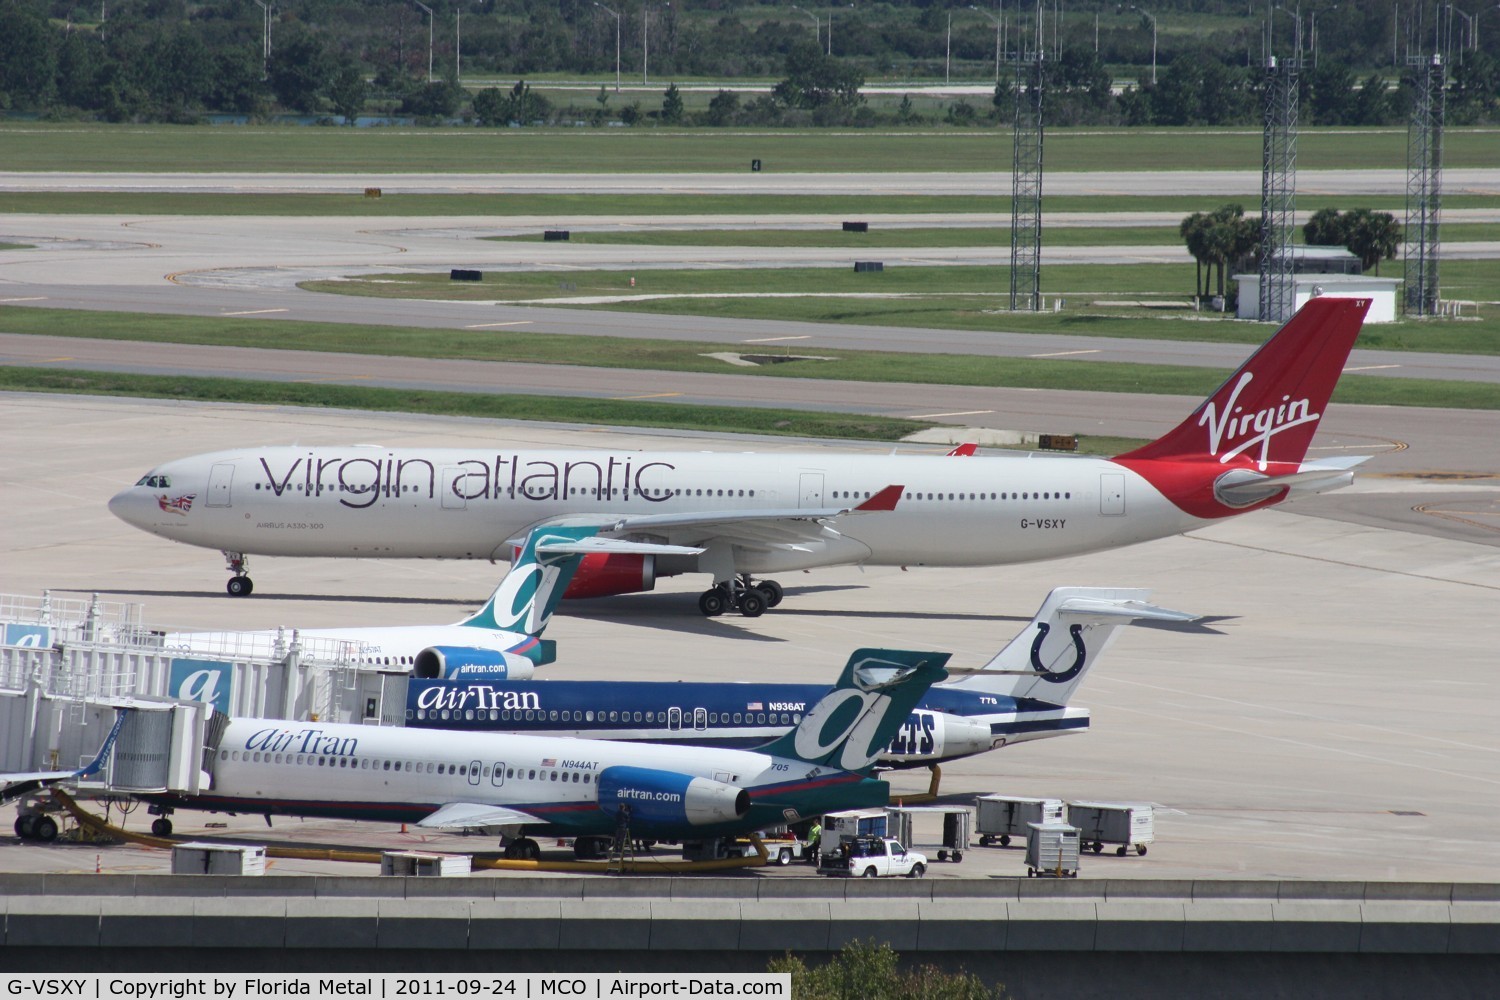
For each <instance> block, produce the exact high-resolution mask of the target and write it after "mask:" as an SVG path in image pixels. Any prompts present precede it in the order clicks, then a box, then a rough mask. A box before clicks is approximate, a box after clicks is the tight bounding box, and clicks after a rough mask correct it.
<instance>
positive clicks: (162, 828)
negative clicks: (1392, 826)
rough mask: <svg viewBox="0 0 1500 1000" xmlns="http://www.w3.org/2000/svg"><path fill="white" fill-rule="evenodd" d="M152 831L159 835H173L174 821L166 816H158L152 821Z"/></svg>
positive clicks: (154, 834) (153, 833)
mask: <svg viewBox="0 0 1500 1000" xmlns="http://www.w3.org/2000/svg"><path fill="white" fill-rule="evenodd" d="M151 833H152V835H153V836H157V837H170V836H172V821H171V820H169V819H167V817H165V816H158V817H157V818H156V819H154V820H152V821H151Z"/></svg>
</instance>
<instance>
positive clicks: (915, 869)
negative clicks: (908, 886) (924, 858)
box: [906, 865, 927, 878]
mask: <svg viewBox="0 0 1500 1000" xmlns="http://www.w3.org/2000/svg"><path fill="white" fill-rule="evenodd" d="M925 874H927V869H926V868H923V867H922V866H921V865H912V866H911V871H909V872H907V873H906V877H907V878H921V877H922V876H923V875H925Z"/></svg>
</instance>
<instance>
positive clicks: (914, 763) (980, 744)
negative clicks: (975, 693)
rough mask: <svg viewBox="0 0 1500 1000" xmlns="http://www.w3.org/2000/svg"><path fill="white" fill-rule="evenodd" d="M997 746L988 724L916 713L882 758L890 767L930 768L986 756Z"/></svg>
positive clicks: (945, 714) (881, 760)
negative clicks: (962, 759)
mask: <svg viewBox="0 0 1500 1000" xmlns="http://www.w3.org/2000/svg"><path fill="white" fill-rule="evenodd" d="M994 745H995V743H994V738H992V737H991V736H990V727H989V723H987V722H975V721H974V720H972V719H966V718H964V717H963V716H961V715H950V714H948V713H947V712H928V711H919V712H913V713H911V715H910V716H908V717H907V720H906V725H904V726H902V727H901V728H900V730H898V731H897V733H896V737H895V739H893V740H891V742H890V745H889V746H887V747H886V748H885V752H884V753H882V754H881V755H880V762H881V763H882V764H884V765H885V766H887V767H926V766H927V765H928V764H936V763H939V762H941V761H945V760H952V759H954V758H955V757H968V756H971V755H973V754H976V753H984V752H985V751H986V750H989V749H990V748H992V747H993V746H994Z"/></svg>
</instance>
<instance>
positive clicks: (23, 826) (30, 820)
mask: <svg viewBox="0 0 1500 1000" xmlns="http://www.w3.org/2000/svg"><path fill="white" fill-rule="evenodd" d="M16 836H17V837H20V838H21V839H22V840H30V839H31V838H32V837H35V836H36V813H24V814H23V815H20V816H17V817H16Z"/></svg>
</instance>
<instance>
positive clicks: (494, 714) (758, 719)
mask: <svg viewBox="0 0 1500 1000" xmlns="http://www.w3.org/2000/svg"><path fill="white" fill-rule="evenodd" d="M691 711H692V710H691V709H689V710H688V711H687V712H684V713H683V714H684V717H687V716H689V715H690V714H691ZM406 717H407V718H408V719H422V720H426V719H441V720H443V721H452V720H463V721H466V722H474V721H476V720H477V721H480V722H483V721H485V719H486V718H488V719H489V721H490V722H522V721H525V722H582V723H588V722H601V723H610V722H614V723H627V724H628V723H632V722H650V723H658V722H663V723H664V722H666V721H667V713H666V712H655V711H651V712H619V711H614V712H602V711H601V712H593V711H588V712H584V711H570V710H568V709H561V710H559V709H551V710H550V711H549V710H543V709H529V708H528V709H526V710H524V711H523V710H521V709H514V710H511V709H494V708H491V709H488V710H486V709H482V708H481V709H477V710H476V709H472V708H469V709H464V710H463V711H459V710H457V709H448V708H444V709H425V708H418V709H411V708H408V709H407V710H406ZM731 718H732V719H733V723H732V724H733V725H761V726H775V725H782V726H793V725H796V724H797V723H799V722H801V721H802V716H801V715H800V714H797V713H792V714H788V713H786V712H782V713H780V714H779V715H778V714H777V713H776V712H735V713H733V715H732V716H731V714H730V713H729V712H710V713H708V721H709V724H710V725H721V724H722V725H726V726H727V725H731V721H730V720H731ZM778 720H779V721H778Z"/></svg>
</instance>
